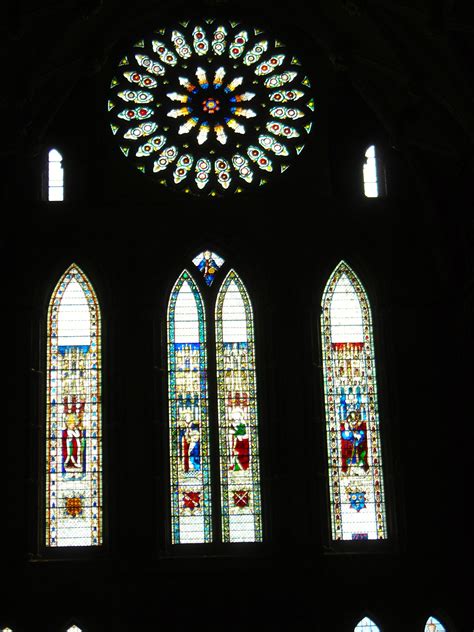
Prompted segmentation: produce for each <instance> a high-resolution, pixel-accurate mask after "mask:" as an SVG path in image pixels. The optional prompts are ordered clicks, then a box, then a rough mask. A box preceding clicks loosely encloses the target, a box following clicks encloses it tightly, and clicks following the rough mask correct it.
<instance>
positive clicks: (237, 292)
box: [167, 251, 262, 544]
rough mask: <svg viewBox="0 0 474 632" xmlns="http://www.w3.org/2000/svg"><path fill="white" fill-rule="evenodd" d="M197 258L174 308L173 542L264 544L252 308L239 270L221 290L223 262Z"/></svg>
mask: <svg viewBox="0 0 474 632" xmlns="http://www.w3.org/2000/svg"><path fill="white" fill-rule="evenodd" d="M193 262H194V264H195V266H196V270H195V274H196V276H194V275H192V274H191V273H190V272H189V271H188V270H184V271H183V272H182V274H181V275H180V276H179V278H178V280H177V281H176V283H175V285H174V287H173V290H172V292H171V296H170V300H169V305H168V321H167V322H168V324H167V329H168V387H169V436H170V462H171V467H170V472H171V481H170V483H171V486H170V487H171V488H170V492H171V523H172V542H173V543H174V544H178V543H208V542H215V541H218V540H220V541H222V542H260V541H261V540H262V511H261V498H260V465H259V447H258V446H259V440H258V412H257V392H256V372H255V341H254V325H253V310H252V305H251V302H250V299H249V296H248V293H247V290H246V288H245V286H244V284H243V281H242V280H241V278H240V277H239V275H238V274H237V273H236V272H235V271H234V270H230V271H229V272H228V273H227V275H226V276H225V278H224V279H223V281H222V284H221V285H220V287H219V289H218V290H217V294H216V291H215V288H214V287H212V286H213V282H214V280H215V277H216V275H217V274H218V272H219V270H220V268H221V267H222V266H223V265H224V260H223V259H222V258H221V257H219V256H218V255H216V254H215V253H211V252H210V251H206V252H204V253H201V255H198V256H197V257H196V258H195V259H194V260H193ZM201 281H204V285H202V282H201ZM206 314H208V315H210V316H209V317H208V318H207V319H206ZM210 341H213V344H212V345H211V344H210ZM210 367H213V368H212V369H211V368H210ZM209 392H212V393H213V394H214V399H211V400H210V399H209V394H208V393H209ZM217 471H219V474H220V476H219V479H220V480H219V481H218V480H217V477H216V480H213V479H212V476H211V473H212V472H217ZM219 516H220V519H219Z"/></svg>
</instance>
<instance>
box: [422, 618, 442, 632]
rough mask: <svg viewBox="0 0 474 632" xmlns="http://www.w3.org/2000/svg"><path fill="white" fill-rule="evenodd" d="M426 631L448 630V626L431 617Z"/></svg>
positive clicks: (440, 631) (439, 631)
mask: <svg viewBox="0 0 474 632" xmlns="http://www.w3.org/2000/svg"><path fill="white" fill-rule="evenodd" d="M424 632H446V628H445V627H444V625H443V624H442V623H441V622H440V621H438V619H435V617H429V619H428V621H427V622H426V625H425V631H424Z"/></svg>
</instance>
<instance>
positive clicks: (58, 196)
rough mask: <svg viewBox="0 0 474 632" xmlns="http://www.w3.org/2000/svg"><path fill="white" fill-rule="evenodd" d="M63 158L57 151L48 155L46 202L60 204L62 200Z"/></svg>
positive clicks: (51, 151)
mask: <svg viewBox="0 0 474 632" xmlns="http://www.w3.org/2000/svg"><path fill="white" fill-rule="evenodd" d="M62 163H63V157H62V156H61V154H60V153H59V151H58V150H57V149H51V150H50V151H49V153H48V200H49V201H50V202H62V201H63V200H64V171H63V164H62Z"/></svg>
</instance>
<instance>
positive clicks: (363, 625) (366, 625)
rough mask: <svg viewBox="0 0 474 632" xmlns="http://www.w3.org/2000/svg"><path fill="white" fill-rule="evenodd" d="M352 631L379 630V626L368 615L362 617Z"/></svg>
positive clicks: (378, 631) (376, 631)
mask: <svg viewBox="0 0 474 632" xmlns="http://www.w3.org/2000/svg"><path fill="white" fill-rule="evenodd" d="M354 632H380V628H379V626H378V625H376V624H375V623H374V622H373V621H372V619H369V617H364V618H363V619H362V620H361V621H359V623H358V624H357V625H356V627H355V628H354Z"/></svg>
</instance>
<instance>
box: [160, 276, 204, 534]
mask: <svg viewBox="0 0 474 632" xmlns="http://www.w3.org/2000/svg"><path fill="white" fill-rule="evenodd" d="M167 329H168V388H169V432H170V459H171V468H170V471H171V477H170V484H171V490H170V491H171V521H172V542H173V543H174V544H179V543H202V542H210V541H211V480H210V468H209V429H208V395H207V389H208V386H207V352H206V323H205V318H204V307H203V302H202V298H201V295H200V293H199V290H198V288H197V285H196V283H195V282H194V281H193V279H192V277H191V276H190V274H189V273H188V272H187V271H186V270H185V271H184V272H183V273H182V274H181V276H180V277H179V279H178V280H177V281H176V283H175V285H174V287H173V290H172V292H171V296H170V300H169V305H168V328H167Z"/></svg>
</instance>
